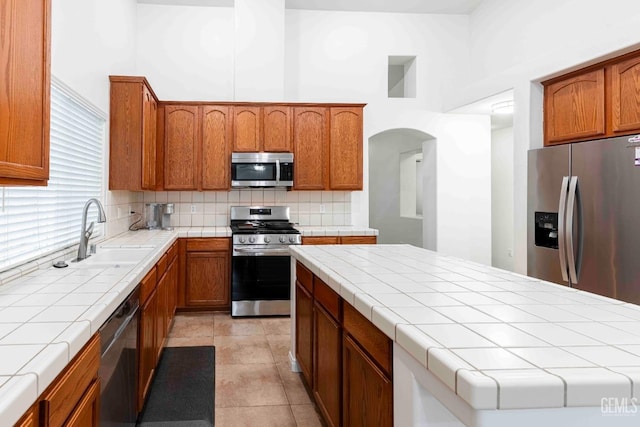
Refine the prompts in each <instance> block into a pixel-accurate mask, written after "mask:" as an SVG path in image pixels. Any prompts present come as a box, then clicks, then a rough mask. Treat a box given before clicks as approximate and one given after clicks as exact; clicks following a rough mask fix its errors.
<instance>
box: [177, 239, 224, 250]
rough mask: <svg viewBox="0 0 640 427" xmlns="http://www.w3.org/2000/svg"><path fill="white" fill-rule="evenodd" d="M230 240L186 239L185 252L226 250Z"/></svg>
mask: <svg viewBox="0 0 640 427" xmlns="http://www.w3.org/2000/svg"><path fill="white" fill-rule="evenodd" d="M230 241H231V239H227V238H211V239H187V252H202V251H228V250H230V249H231V247H230Z"/></svg>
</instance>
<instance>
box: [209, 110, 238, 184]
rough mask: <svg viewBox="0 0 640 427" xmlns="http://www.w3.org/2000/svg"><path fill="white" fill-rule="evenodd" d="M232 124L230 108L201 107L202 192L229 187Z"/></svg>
mask: <svg viewBox="0 0 640 427" xmlns="http://www.w3.org/2000/svg"><path fill="white" fill-rule="evenodd" d="M232 123H233V118H232V117H231V108H230V107H228V106H216V105H205V106H203V107H202V186H201V187H202V190H228V189H229V187H230V186H231V181H230V179H231V178H230V174H231V164H230V162H231V139H232V137H233V136H232V135H233V132H232Z"/></svg>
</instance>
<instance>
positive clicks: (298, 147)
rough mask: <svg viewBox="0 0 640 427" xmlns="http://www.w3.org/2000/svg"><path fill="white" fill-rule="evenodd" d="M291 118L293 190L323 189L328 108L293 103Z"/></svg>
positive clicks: (327, 135)
mask: <svg viewBox="0 0 640 427" xmlns="http://www.w3.org/2000/svg"><path fill="white" fill-rule="evenodd" d="M293 115H294V119H293V141H294V142H293V155H294V163H295V168H294V172H293V173H294V178H293V184H294V186H293V188H294V189H295V190H324V189H325V188H326V187H327V185H326V184H327V183H326V175H327V173H326V170H325V169H326V167H327V162H326V156H327V153H326V151H327V148H328V137H329V129H328V123H329V120H328V108H322V107H296V108H294V113H293Z"/></svg>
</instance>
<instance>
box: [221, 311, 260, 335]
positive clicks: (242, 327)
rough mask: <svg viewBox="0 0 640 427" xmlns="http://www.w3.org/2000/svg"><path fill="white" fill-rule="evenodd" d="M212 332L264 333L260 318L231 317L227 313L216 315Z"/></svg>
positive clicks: (235, 333) (222, 333)
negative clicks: (225, 314)
mask: <svg viewBox="0 0 640 427" xmlns="http://www.w3.org/2000/svg"><path fill="white" fill-rule="evenodd" d="M213 333H214V334H215V336H221V335H224V336H236V335H264V327H263V326H262V322H261V321H260V319H254V318H251V319H239V318H236V319H232V318H231V317H230V316H229V315H227V316H224V317H223V316H216V317H215V318H214V325H213Z"/></svg>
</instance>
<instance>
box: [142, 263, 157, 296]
mask: <svg viewBox="0 0 640 427" xmlns="http://www.w3.org/2000/svg"><path fill="white" fill-rule="evenodd" d="M157 281H158V273H157V270H156V267H155V266H154V267H153V268H152V269H151V270H150V271H149V272H148V273H147V275H146V276H144V279H142V281H141V282H140V305H142V304H144V303H145V302H146V301H147V299H149V295H151V293H152V292H153V290H154V289H155V288H156V283H157Z"/></svg>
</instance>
